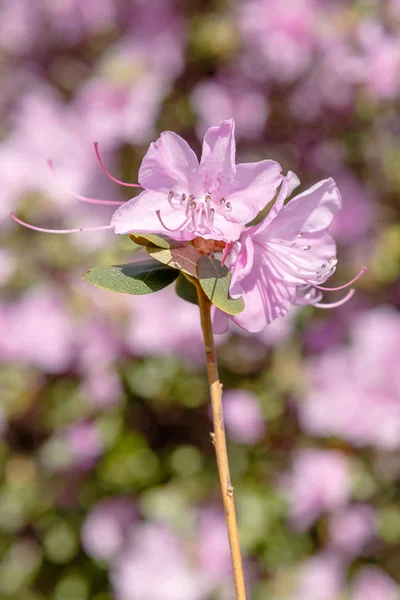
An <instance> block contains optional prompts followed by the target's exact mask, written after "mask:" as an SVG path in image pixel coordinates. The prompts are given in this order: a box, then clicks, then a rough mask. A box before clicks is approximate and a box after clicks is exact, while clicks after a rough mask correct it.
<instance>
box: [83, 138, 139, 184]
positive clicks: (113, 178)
mask: <svg viewBox="0 0 400 600" xmlns="http://www.w3.org/2000/svg"><path fill="white" fill-rule="evenodd" d="M93 146H94V151H95V152H96V156H97V160H98V161H99V163H100V167H101V168H102V170H103V171H104V173H105V174H106V175H107V177H109V178H110V179H111V180H112V181H114V182H115V183H118V184H119V185H124V186H125V187H142V186H141V185H140V183H126V182H125V181H121V180H120V179H116V177H114V176H113V175H111V173H110V172H109V171H107V169H106V167H105V166H104V163H103V160H102V158H101V156H100V151H99V142H93Z"/></svg>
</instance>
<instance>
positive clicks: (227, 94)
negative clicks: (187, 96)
mask: <svg viewBox="0 0 400 600" xmlns="http://www.w3.org/2000/svg"><path fill="white" fill-rule="evenodd" d="M191 104H192V106H193V108H194V110H195V112H196V113H197V115H198V117H199V120H198V124H197V126H196V132H197V134H198V136H199V137H200V136H203V135H204V133H205V131H206V129H207V128H208V127H211V126H212V124H213V123H218V122H220V121H223V120H224V119H230V118H233V119H234V120H235V125H236V135H237V137H240V138H244V139H253V138H257V137H258V136H260V134H262V132H263V129H264V127H265V124H266V122H267V118H268V112H269V111H268V107H267V102H266V98H265V95H264V94H263V93H262V92H261V91H260V90H258V89H257V88H256V87H254V86H251V84H250V83H249V82H248V81H247V80H245V79H241V78H238V77H234V76H229V75H227V76H225V77H224V76H221V77H219V78H213V79H207V80H204V81H201V82H200V83H198V84H197V86H196V87H195V88H194V90H193V92H192V94H191Z"/></svg>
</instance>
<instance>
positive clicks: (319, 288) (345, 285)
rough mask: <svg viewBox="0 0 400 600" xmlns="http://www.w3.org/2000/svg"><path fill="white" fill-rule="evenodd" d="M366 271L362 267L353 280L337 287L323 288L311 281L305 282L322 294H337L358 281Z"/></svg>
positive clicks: (365, 268)
mask: <svg viewBox="0 0 400 600" xmlns="http://www.w3.org/2000/svg"><path fill="white" fill-rule="evenodd" d="M366 270H367V267H362V268H361V270H360V272H359V273H358V274H357V275H356V276H355V277H353V279H351V280H350V281H348V282H347V283H344V284H343V285H339V286H338V287H323V286H322V285H315V283H312V282H311V281H307V283H309V284H310V285H312V286H313V287H315V288H317V289H318V290H322V291H323V292H338V291H339V290H344V289H346V288H347V287H349V286H350V285H352V284H353V283H355V282H356V281H358V280H359V279H360V277H362V276H363V275H364V273H365V271H366Z"/></svg>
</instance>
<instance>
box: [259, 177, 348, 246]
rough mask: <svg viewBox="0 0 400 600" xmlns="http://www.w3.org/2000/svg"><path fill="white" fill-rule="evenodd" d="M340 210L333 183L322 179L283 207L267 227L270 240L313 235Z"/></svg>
mask: <svg viewBox="0 0 400 600" xmlns="http://www.w3.org/2000/svg"><path fill="white" fill-rule="evenodd" d="M340 207H341V196H340V192H339V190H338V188H337V186H336V183H335V181H334V180H333V179H332V178H330V179H325V180H324V181H320V182H319V183H317V184H316V185H314V186H313V187H311V188H310V189H309V190H306V191H305V192H303V193H302V194H299V195H298V196H296V197H295V198H293V200H291V201H290V202H289V203H288V204H286V205H285V206H284V207H283V208H282V210H281V211H280V213H279V214H278V215H277V216H276V218H275V219H274V220H273V221H272V223H271V224H270V226H269V227H268V230H267V231H268V236H269V237H278V238H281V239H285V240H288V239H293V238H294V237H296V236H297V235H299V234H300V233H313V232H317V231H321V230H324V229H326V228H327V227H329V225H330V223H331V221H332V219H333V216H334V215H335V213H336V212H337V211H338V210H339V209H340Z"/></svg>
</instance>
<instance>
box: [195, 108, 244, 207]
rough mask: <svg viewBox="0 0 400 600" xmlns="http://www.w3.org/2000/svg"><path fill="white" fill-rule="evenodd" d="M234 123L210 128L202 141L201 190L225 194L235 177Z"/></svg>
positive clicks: (223, 122) (223, 123)
mask: <svg viewBox="0 0 400 600" xmlns="http://www.w3.org/2000/svg"><path fill="white" fill-rule="evenodd" d="M235 154H236V146H235V123H234V121H233V119H230V120H229V121H222V123H221V124H220V125H219V127H210V129H208V130H207V132H206V135H205V136H204V140H203V151H202V155H201V161H200V175H201V177H202V186H203V190H204V191H207V190H212V191H213V192H214V193H220V194H221V195H222V196H223V195H224V194H225V190H226V189H227V186H228V185H229V184H230V183H231V182H232V181H233V179H234V177H235V172H236V167H235Z"/></svg>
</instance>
